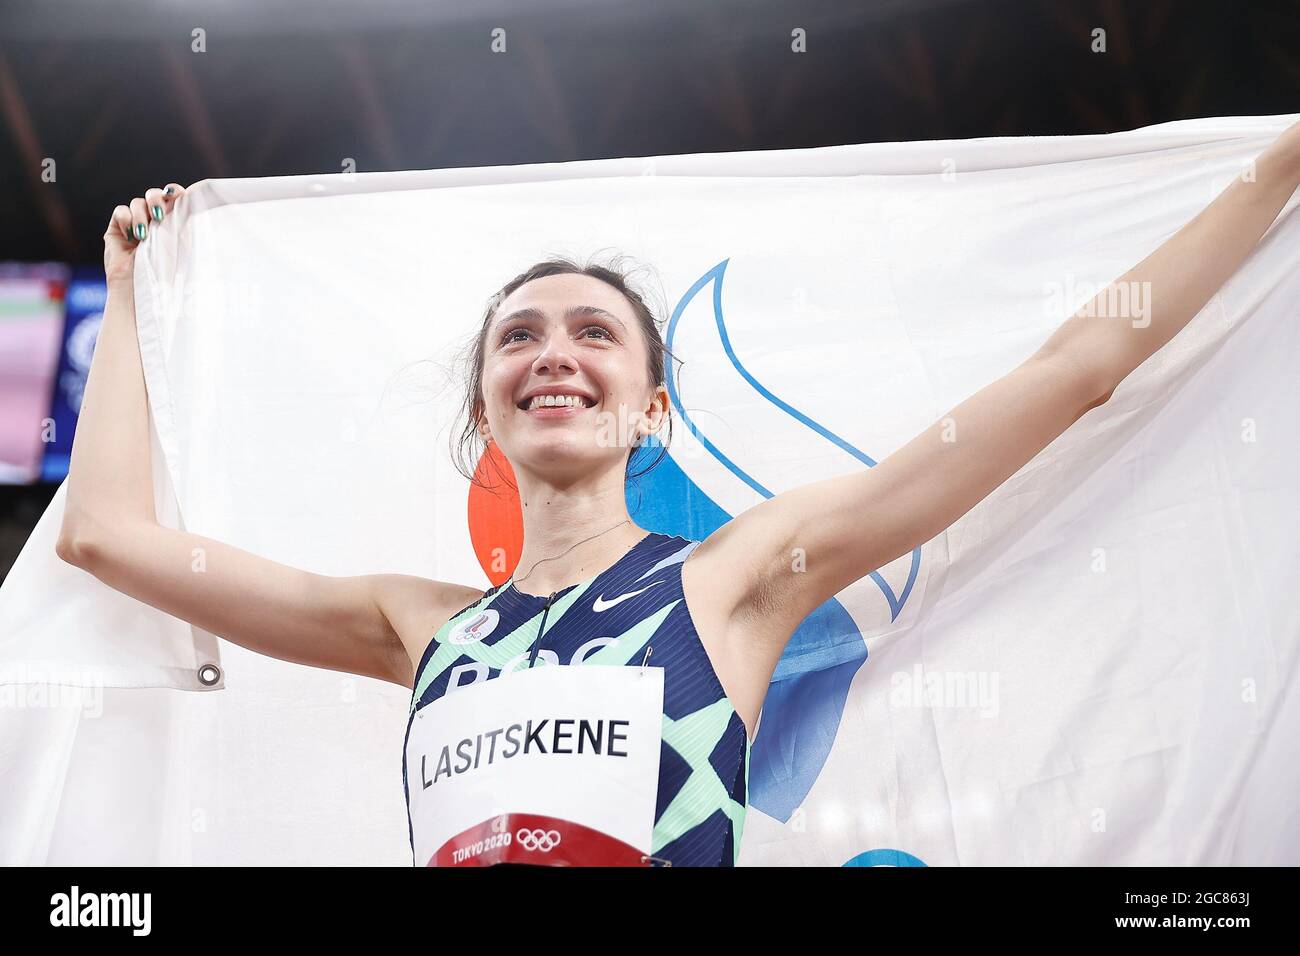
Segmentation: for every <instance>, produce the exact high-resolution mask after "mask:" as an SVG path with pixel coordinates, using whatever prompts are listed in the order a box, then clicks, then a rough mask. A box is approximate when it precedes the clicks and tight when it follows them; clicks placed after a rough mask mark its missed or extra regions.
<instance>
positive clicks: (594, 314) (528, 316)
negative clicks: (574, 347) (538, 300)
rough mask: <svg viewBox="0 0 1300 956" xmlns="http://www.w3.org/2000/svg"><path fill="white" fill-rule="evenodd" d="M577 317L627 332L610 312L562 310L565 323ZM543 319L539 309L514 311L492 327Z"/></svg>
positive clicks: (593, 308)
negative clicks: (603, 322)
mask: <svg viewBox="0 0 1300 956" xmlns="http://www.w3.org/2000/svg"><path fill="white" fill-rule="evenodd" d="M578 317H586V318H596V319H604V320H605V321H607V322H612V323H613V324H615V325H617V326H618V327H619V328H620V329H622V330H624V331H627V326H625V325H624V324H623V322H622V321H621V320H620V319H619V317H618V316H616V315H614V314H613V313H611V312H606V311H605V310H604V309H601V308H598V307H597V306H594V305H571V306H569V307H568V308H567V309H565V310H564V318H565V320H566V321H567V320H568V319H573V318H578ZM544 318H546V316H545V315H543V314H542V310H541V309H534V308H527V309H515V310H514V311H513V312H511V313H510V314H509V315H507V316H506V317H505V318H503V319H498V320H497V321H496V323H495V326H494V327H495V328H496V329H500V328H501V327H502V326H503V325H505V324H506V323H508V322H513V321H514V320H515V319H524V320H526V321H529V322H540V321H541V320H542V319H544Z"/></svg>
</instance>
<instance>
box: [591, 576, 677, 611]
mask: <svg viewBox="0 0 1300 956" xmlns="http://www.w3.org/2000/svg"><path fill="white" fill-rule="evenodd" d="M655 584H663V582H662V581H656V582H655V583H654V584H647V585H646V586H645V587H643V588H642V589H641V590H640V591H628V592H627V593H626V594H620V595H619V596H618V597H616V598H614V600H612V601H606V600H605V599H604V597H602V596H599V595H597V597H596V603H595V604H593V605H592V606H591V609H592V610H593V611H596V612H597V613H599V612H601V611H608V610H609V609H610V608H612V607H613V606H614V605H615V604H618V603H619V602H620V601H626V600H627V599H628V598H632V597H636V596H637V595H638V594H641V593H642V592H644V591H649V590H650V589H651V588H652V587H654V586H655Z"/></svg>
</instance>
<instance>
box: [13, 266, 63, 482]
mask: <svg viewBox="0 0 1300 956" xmlns="http://www.w3.org/2000/svg"><path fill="white" fill-rule="evenodd" d="M67 284H68V268H67V266H64V265H60V264H58V263H52V262H47V263H35V264H29V263H0V482H5V483H9V484H26V483H29V482H34V481H37V480H39V479H40V478H41V473H42V466H43V463H44V458H45V448H46V445H47V443H49V442H51V441H53V440H54V439H55V438H56V437H57V429H56V426H55V424H54V421H53V419H51V418H50V398H51V396H52V395H53V391H54V376H55V370H56V369H57V368H58V364H59V353H60V351H61V349H62V344H63V309H64V305H63V303H64V294H65V291H66V289H67ZM67 437H68V439H69V440H71V437H72V436H71V435H68V436H67Z"/></svg>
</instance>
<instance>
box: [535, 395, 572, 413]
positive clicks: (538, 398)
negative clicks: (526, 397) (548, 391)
mask: <svg viewBox="0 0 1300 956" xmlns="http://www.w3.org/2000/svg"><path fill="white" fill-rule="evenodd" d="M557 405H576V406H579V407H582V406H584V405H586V402H584V401H583V400H582V398H581V397H580V396H578V395H534V396H533V400H532V401H531V402H529V403H528V408H529V411H531V410H532V409H534V408H550V407H552V406H557Z"/></svg>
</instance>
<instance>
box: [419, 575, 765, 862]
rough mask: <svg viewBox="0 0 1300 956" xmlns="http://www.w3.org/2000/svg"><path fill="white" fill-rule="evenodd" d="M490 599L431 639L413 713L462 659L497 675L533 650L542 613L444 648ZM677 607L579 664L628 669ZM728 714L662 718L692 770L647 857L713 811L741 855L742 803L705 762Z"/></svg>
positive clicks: (564, 606) (667, 739) (722, 702)
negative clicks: (488, 636)
mask: <svg viewBox="0 0 1300 956" xmlns="http://www.w3.org/2000/svg"><path fill="white" fill-rule="evenodd" d="M590 584H591V582H587V584H583V585H579V586H578V587H576V588H574V590H573V591H570V592H569V593H568V594H566V595H565V596H564V597H563V598H561V599H560V600H558V601H556V602H555V603H554V604H552V605H551V608H550V611H549V612H548V614H553V615H556V616H557V617H558V616H560V615H563V614H564V612H565V611H567V610H568V609H569V607H571V606H572V605H573V603H574V602H575V601H576V600H577V599H578V598H579V597H581V595H582V594H583V592H585V591H586V590H587V588H588V587H589V586H590ZM497 593H499V592H497ZM495 596H496V593H494V594H492V595H485V596H484V597H483V599H482V600H480V601H478V602H476V603H475V604H472V605H470V606H469V607H467V608H466V609H465V610H464V611H462V612H461V613H460V614H457V615H456V616H455V617H453V618H451V619H450V620H449V621H447V622H446V623H445V624H444V625H443V626H442V627H440V628H439V629H438V632H437V633H436V634H435V635H434V638H433V639H434V640H435V641H437V642H438V643H439V647H438V649H437V650H436V651H434V652H433V655H432V656H431V657H430V658H429V661H428V663H427V664H426V665H425V669H424V671H423V672H422V673H421V674H420V679H419V682H418V684H417V685H416V688H415V693H414V694H413V695H412V698H411V699H412V704H411V708H412V710H414V708H415V703H414V702H415V701H417V700H419V699H420V697H421V695H422V694H423V693H424V691H425V689H426V688H427V687H428V686H429V685H430V684H431V683H433V681H434V680H436V679H437V678H438V676H439V675H440V674H441V673H442V672H443V671H444V670H446V669H447V668H448V667H450V666H451V665H452V664H453V663H454V662H455V661H457V660H459V659H460V658H461V657H462V656H465V657H469V658H471V659H473V660H475V661H477V662H479V663H483V664H486V665H487V666H488V667H491V668H493V669H494V670H500V669H501V668H502V667H504V666H505V664H506V663H507V662H508V661H509V660H510V658H512V657H515V656H516V655H518V654H522V653H524V652H525V651H527V650H528V649H529V648H530V647H531V646H532V644H533V642H534V641H535V640H536V639H537V636H538V633H537V632H538V629H539V628H540V627H541V623H542V612H541V611H539V612H538V613H537V614H536V615H534V616H533V617H532V618H530V619H529V620H528V621H527V622H526V623H524V624H521V625H520V626H519V627H517V628H515V630H514V631H512V632H511V633H510V634H508V635H506V636H505V637H504V638H502V639H501V640H499V641H497V642H496V643H495V644H491V645H484V644H483V643H482V642H473V643H470V644H444V643H443V641H444V640H445V639H446V637H447V635H448V634H449V633H450V632H451V630H452V629H453V628H455V627H456V626H457V625H458V624H460V623H461V622H462V621H464V620H465V619H467V618H469V617H472V616H473V615H475V614H477V613H479V611H481V610H483V608H484V606H485V605H487V604H488V603H489V602H490V601H491V600H492V598H494V597H495ZM680 603H681V602H680V601H673V602H672V603H671V604H669V605H667V606H666V607H664V608H661V609H660V610H658V611H656V612H655V613H654V614H652V615H650V616H649V617H647V618H644V619H642V620H640V621H638V622H637V623H636V624H635V625H633V626H632V627H630V628H629V629H628V630H626V631H624V632H623V633H622V634H619V635H618V636H617V637H616V638H614V639H613V643H611V644H607V645H606V646H604V647H602V648H601V649H600V650H598V651H596V652H594V653H592V654H590V655H588V656H587V657H586V659H584V660H583V661H582V662H581V663H582V665H583V666H586V665H595V666H627V665H628V664H629V663H630V662H631V661H632V660H633V658H634V657H635V656H636V655H637V654H638V653H640V652H641V651H642V649H643V648H644V647H645V646H646V643H647V642H648V641H649V640H650V638H651V637H653V636H654V634H655V632H656V631H658V630H659V626H660V625H661V624H663V622H664V621H665V620H666V619H667V617H668V615H669V613H670V612H671V611H672V610H673V608H675V607H676V606H677V605H678V604H680ZM534 621H536V622H537V623H536V625H534V624H533V622H534ZM650 653H651V660H650V661H648V663H649V664H651V665H653V663H654V661H653V655H654V652H653V651H651V652H650ZM544 660H545V659H544V658H539V659H538V662H539V664H540V663H542V662H544ZM633 666H635V665H633ZM731 714H732V707H731V702H730V701H729V700H728V699H727V698H726V697H725V696H724V697H720V698H718V699H717V700H716V701H714V702H713V703H712V704H709V705H707V706H705V707H702V708H700V709H699V710H697V711H695V712H694V713H691V714H687V715H686V716H684V717H681V718H679V719H678V720H673V719H672V718H670V717H669V716H668V715H667V714H664V715H663V731H662V732H663V739H664V743H666V744H668V746H670V747H672V748H673V750H675V751H677V753H678V754H680V755H681V757H682V759H683V760H685V761H686V763H687V765H688V766H689V767H690V768H691V775H690V776H689V777H688V778H687V780H686V782H685V783H684V784H683V785H682V788H681V790H680V791H678V793H677V795H676V796H675V797H673V799H672V802H671V803H669V804H668V806H667V807H666V808H665V809H664V812H663V815H662V816H661V817H660V818H659V820H658V822H656V823H655V826H654V833H653V834H652V836H651V846H650V852H651V853H658V852H659V851H660V850H662V849H663V848H664V847H666V846H667V845H668V844H670V843H672V842H673V841H674V840H676V839H677V838H678V837H680V836H681V835H682V834H684V833H687V832H689V831H690V830H692V829H693V828H694V827H696V826H698V825H699V824H701V823H703V822H704V821H705V820H707V819H708V818H709V817H711V816H712V815H713V814H714V812H715V811H717V810H719V809H720V810H722V812H723V813H725V814H726V815H727V817H728V818H729V819H730V820H731V822H732V825H733V826H734V828H735V837H734V839H733V841H732V865H735V857H736V856H737V855H738V854H739V853H740V837H741V833H742V832H743V830H744V825H745V804H742V803H737V802H736V801H735V800H733V799H732V798H731V794H730V792H729V791H728V788H727V786H726V784H724V783H723V781H722V778H721V777H719V776H718V772H717V771H716V770H714V769H713V764H712V763H710V761H709V755H710V754H711V753H713V750H714V748H715V747H717V745H718V741H719V740H721V739H722V735H723V733H725V732H726V729H727V724H728V723H729V722H730V720H731ZM749 751H750V744H749V741H748V739H746V741H745V796H746V802H748V796H749Z"/></svg>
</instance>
